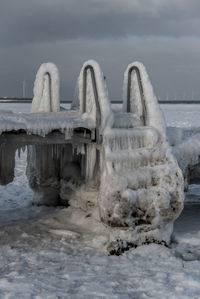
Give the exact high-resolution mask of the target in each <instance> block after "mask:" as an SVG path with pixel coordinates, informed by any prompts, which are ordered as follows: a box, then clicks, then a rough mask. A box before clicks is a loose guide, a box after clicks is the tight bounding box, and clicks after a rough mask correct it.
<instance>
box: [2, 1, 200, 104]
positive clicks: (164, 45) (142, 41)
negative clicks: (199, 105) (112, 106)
mask: <svg viewBox="0 0 200 299" xmlns="http://www.w3.org/2000/svg"><path fill="white" fill-rule="evenodd" d="M87 59H95V60H97V61H98V62H99V63H100V65H101V68H102V70H103V72H104V74H105V75H106V77H107V81H108V88H109V94H110V98H111V99H120V98H121V94H122V80H123V73H124V70H125V68H126V66H127V65H128V64H129V63H130V62H132V61H135V60H139V61H141V62H143V63H144V64H145V66H146V68H147V71H148V73H149V75H150V78H151V81H152V83H153V86H154V89H155V92H156V94H157V95H158V96H159V97H160V98H161V99H164V100H165V99H166V97H167V95H168V97H169V98H170V99H174V98H175V97H176V98H177V99H178V98H191V97H192V94H193V97H194V98H195V99H200V1H199V0H34V1H28V0H5V1H3V0H0V96H21V95H22V82H23V80H24V79H25V80H26V95H27V96H32V89H33V82H34V77H35V74H36V71H37V69H38V67H39V65H40V64H41V63H42V62H49V61H51V62H54V63H55V64H56V65H57V66H58V68H59V71H60V76H61V98H62V99H71V98H72V97H73V93H74V88H75V83H76V79H77V76H78V74H79V71H80V68H81V66H82V64H83V62H84V61H85V60H87Z"/></svg>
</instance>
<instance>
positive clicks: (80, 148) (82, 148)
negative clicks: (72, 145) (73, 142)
mask: <svg viewBox="0 0 200 299" xmlns="http://www.w3.org/2000/svg"><path fill="white" fill-rule="evenodd" d="M76 153H77V155H79V154H81V155H85V145H84V144H83V143H82V144H79V145H77V147H76Z"/></svg>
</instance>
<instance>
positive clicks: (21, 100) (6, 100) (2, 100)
mask: <svg viewBox="0 0 200 299" xmlns="http://www.w3.org/2000/svg"><path fill="white" fill-rule="evenodd" d="M31 102H32V98H0V103H19V104H20V103H31ZM71 103H72V101H63V100H61V104H71ZM158 103H159V104H200V101H194V100H191V101H158ZM111 104H122V101H115V100H113V101H112V100H111Z"/></svg>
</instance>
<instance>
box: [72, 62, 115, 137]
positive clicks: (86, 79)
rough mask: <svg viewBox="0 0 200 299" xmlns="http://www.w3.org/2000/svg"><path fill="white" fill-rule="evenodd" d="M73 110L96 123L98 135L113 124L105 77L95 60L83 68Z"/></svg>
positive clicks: (86, 63) (85, 64)
mask: <svg viewBox="0 0 200 299" xmlns="http://www.w3.org/2000/svg"><path fill="white" fill-rule="evenodd" d="M72 108H73V109H79V110H80V113H81V114H85V113H86V115H88V116H89V117H90V118H91V119H92V120H93V121H95V122H96V128H97V131H98V132H97V135H102V133H103V131H104V129H105V128H106V127H107V126H110V125H111V124H112V122H113V115H112V111H111V108H110V103H109V99H108V90H107V86H106V81H105V77H104V75H103V73H102V71H101V68H100V66H99V64H98V63H97V62H96V61H94V60H88V61H86V62H85V63H84V64H83V66H82V68H81V71H80V75H79V77H78V82H77V90H76V95H75V98H74V101H73V103H72Z"/></svg>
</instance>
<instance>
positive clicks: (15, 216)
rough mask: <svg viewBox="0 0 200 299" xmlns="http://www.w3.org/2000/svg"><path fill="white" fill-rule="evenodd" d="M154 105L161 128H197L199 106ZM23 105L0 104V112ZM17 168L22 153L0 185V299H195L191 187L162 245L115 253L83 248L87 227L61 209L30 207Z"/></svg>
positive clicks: (196, 225) (199, 257) (196, 191)
mask: <svg viewBox="0 0 200 299" xmlns="http://www.w3.org/2000/svg"><path fill="white" fill-rule="evenodd" d="M161 108H162V110H163V112H164V115H165V118H166V122H167V125H168V126H176V127H200V105H180V104H178V105H172V104H167V105H166V104H165V105H162V106H161ZM29 109H30V104H29V103H26V104H15V103H0V110H13V111H16V112H28V111H29ZM25 171H26V153H25V152H24V153H23V152H22V153H21V157H20V158H19V157H18V155H17V154H16V168H15V180H14V181H13V182H12V183H11V184H9V185H7V186H4V187H0V198H1V201H0V214H1V217H0V298H38V299H39V298H200V221H199V216H200V205H199V204H198V199H199V198H200V188H199V186H198V185H193V186H191V188H190V192H189V194H188V196H191V198H192V196H194V197H195V198H196V201H195V204H189V205H186V206H185V208H184V211H183V213H182V214H181V216H180V217H179V219H178V220H177V221H176V223H175V229H174V235H173V243H172V246H171V247H170V248H167V247H164V246H161V245H156V244H151V245H146V246H141V247H138V248H136V249H131V250H129V251H128V252H126V253H124V254H123V255H122V256H119V257H117V256H108V255H107V254H106V253H105V252H103V251H101V250H98V249H96V248H94V247H93V246H91V244H92V243H91V242H90V239H91V236H90V235H89V232H87V231H86V230H82V228H81V227H79V226H78V225H77V226H74V227H71V226H70V225H69V224H68V222H67V219H66V209H61V208H47V207H36V206H33V205H32V191H31V190H30V189H29V187H28V182H27V179H26V174H25ZM92 238H93V241H94V242H95V236H92Z"/></svg>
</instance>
